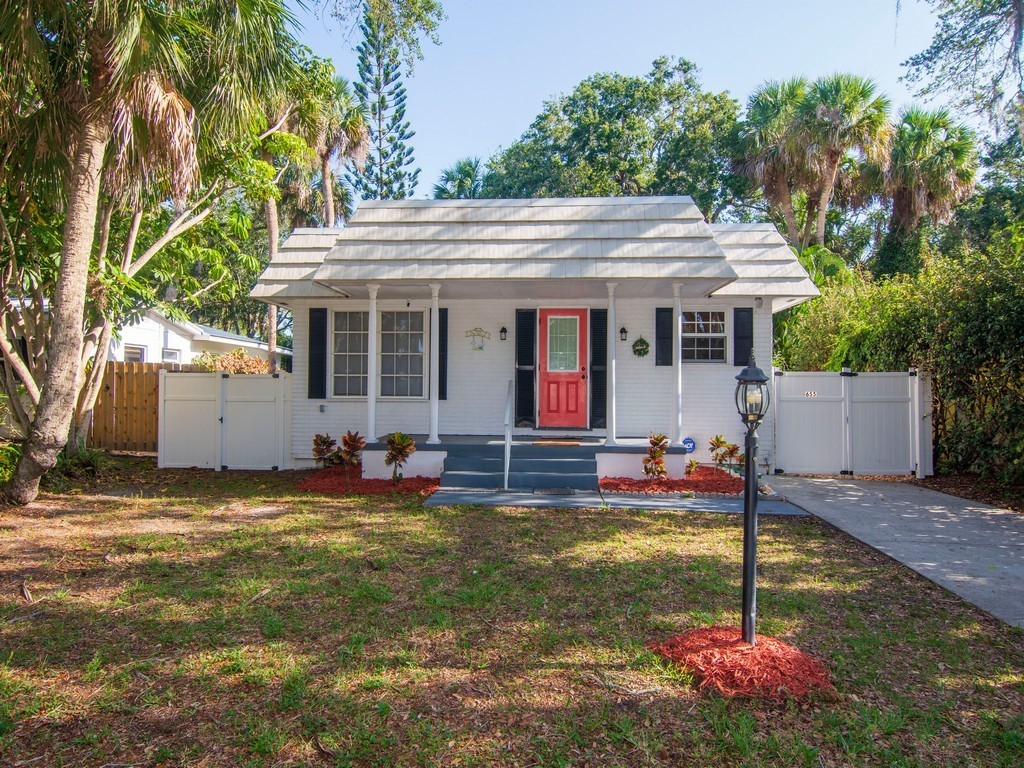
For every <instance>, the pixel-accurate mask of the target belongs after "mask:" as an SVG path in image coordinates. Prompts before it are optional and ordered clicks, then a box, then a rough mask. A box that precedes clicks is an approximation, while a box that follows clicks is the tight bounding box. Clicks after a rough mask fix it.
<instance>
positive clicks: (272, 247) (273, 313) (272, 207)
mask: <svg viewBox="0 0 1024 768" xmlns="http://www.w3.org/2000/svg"><path fill="white" fill-rule="evenodd" d="M264 207H265V210H266V216H267V245H268V248H269V251H270V260H269V261H270V263H271V264H273V263H274V260H275V259H276V258H277V241H278V237H279V236H280V233H279V231H278V222H277V200H275V199H274V198H272V197H270V198H267V202H266V204H265V206H264ZM267 362H269V363H270V372H271V373H277V305H276V304H270V305H269V307H268V308H267Z"/></svg>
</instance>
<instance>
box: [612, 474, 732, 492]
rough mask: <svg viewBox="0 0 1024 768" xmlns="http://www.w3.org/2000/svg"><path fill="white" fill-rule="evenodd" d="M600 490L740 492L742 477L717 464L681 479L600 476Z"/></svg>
mask: <svg viewBox="0 0 1024 768" xmlns="http://www.w3.org/2000/svg"><path fill="white" fill-rule="evenodd" d="M601 490H603V491H617V492H620V493H680V492H692V493H725V494H736V495H739V494H742V493H743V480H742V479H740V478H738V477H736V475H733V474H731V473H729V472H726V471H725V470H722V469H719V468H718V467H697V468H696V469H695V470H693V471H691V472H687V473H686V477H685V478H681V479H677V478H671V477H662V478H659V479H657V480H647V479H644V480H634V479H633V478H630V477H602V478H601Z"/></svg>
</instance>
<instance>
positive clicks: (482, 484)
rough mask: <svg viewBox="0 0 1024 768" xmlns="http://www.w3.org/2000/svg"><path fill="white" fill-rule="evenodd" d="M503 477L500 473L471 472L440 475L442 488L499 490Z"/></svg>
mask: <svg viewBox="0 0 1024 768" xmlns="http://www.w3.org/2000/svg"><path fill="white" fill-rule="evenodd" d="M503 482H504V476H503V474H502V473H501V472H474V471H472V470H456V471H454V472H450V471H448V470H445V471H444V472H442V473H441V486H442V487H444V488H486V489H488V490H494V489H497V488H501V486H502V483H503Z"/></svg>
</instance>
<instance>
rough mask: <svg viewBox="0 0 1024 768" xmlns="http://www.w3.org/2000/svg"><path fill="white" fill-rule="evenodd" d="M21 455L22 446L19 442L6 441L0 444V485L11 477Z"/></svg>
mask: <svg viewBox="0 0 1024 768" xmlns="http://www.w3.org/2000/svg"><path fill="white" fill-rule="evenodd" d="M20 456H21V446H20V445H18V444H17V443H4V444H2V445H0V485H3V484H4V483H6V482H7V481H8V480H10V479H11V475H13V474H14V468H15V467H16V466H17V465H18V459H19V458H20Z"/></svg>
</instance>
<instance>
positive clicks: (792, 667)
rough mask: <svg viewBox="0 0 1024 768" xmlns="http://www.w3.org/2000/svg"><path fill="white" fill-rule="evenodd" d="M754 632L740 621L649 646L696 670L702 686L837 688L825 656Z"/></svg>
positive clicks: (766, 693) (739, 693)
mask: <svg viewBox="0 0 1024 768" xmlns="http://www.w3.org/2000/svg"><path fill="white" fill-rule="evenodd" d="M755 637H756V640H757V642H756V644H755V645H752V646H751V645H748V644H747V643H745V642H743V639H742V637H741V634H740V630H739V628H738V627H701V628H698V629H692V630H690V631H689V632H684V633H683V634H681V635H676V636H675V637H671V638H669V639H668V640H665V641H663V642H660V643H656V642H651V643H648V644H647V647H648V649H650V650H651V651H653V652H654V653H656V654H658V655H660V656H663V657H664V658H666V659H669V660H670V661H672V662H674V663H676V664H678V665H680V666H682V667H685V668H686V669H688V670H689V671H691V672H693V674H694V676H695V677H696V679H697V681H698V688H699V689H700V690H702V691H706V690H708V689H714V690H717V691H718V692H719V693H721V694H722V695H723V696H727V697H745V698H756V699H771V700H781V699H787V698H794V699H803V698H807V697H809V696H811V695H813V694H815V693H825V694H829V693H833V692H834V689H833V687H832V682H831V681H830V680H829V675H828V670H826V669H825V667H824V665H823V664H822V663H821V662H820V661H818V660H817V659H815V658H813V657H812V656H808V655H807V654H806V653H804V652H803V651H801V650H800V649H799V648H796V647H794V646H792V645H789V644H788V643H784V642H782V641H781V640H776V639H775V638H773V637H768V636H766V635H756V636H755Z"/></svg>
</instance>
